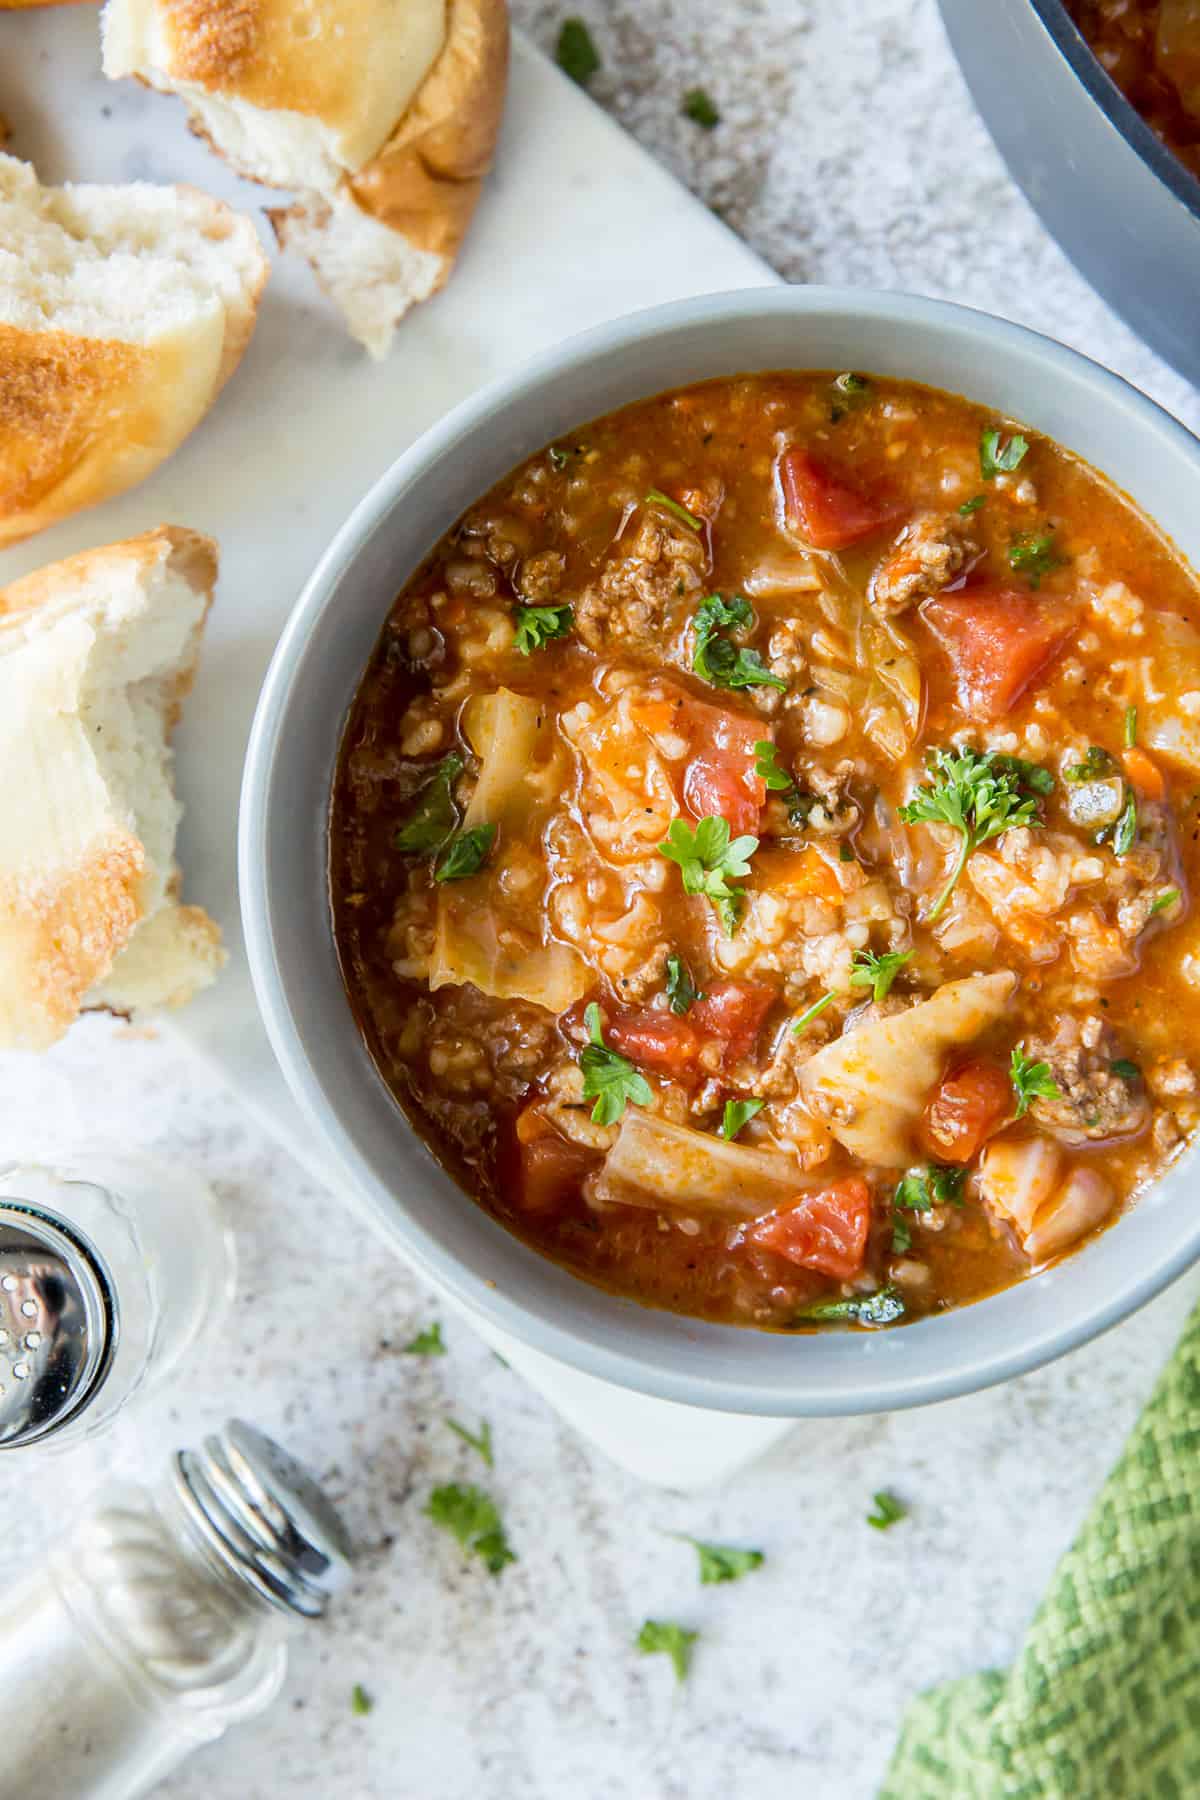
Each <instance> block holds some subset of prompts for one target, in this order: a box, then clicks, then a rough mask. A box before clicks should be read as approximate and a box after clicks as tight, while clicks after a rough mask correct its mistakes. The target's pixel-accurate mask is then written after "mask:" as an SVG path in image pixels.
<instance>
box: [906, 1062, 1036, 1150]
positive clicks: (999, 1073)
mask: <svg viewBox="0 0 1200 1800" xmlns="http://www.w3.org/2000/svg"><path fill="white" fill-rule="evenodd" d="M1012 1112H1013V1091H1012V1083H1011V1081H1010V1080H1009V1078H1008V1075H1007V1073H1006V1072H1005V1070H1004V1069H1002V1068H1001V1067H1000V1065H999V1063H995V1062H993V1061H992V1059H991V1058H990V1057H988V1056H975V1057H972V1058H971V1060H970V1061H969V1062H964V1063H959V1065H958V1066H957V1068H953V1069H951V1070H950V1071H949V1072H948V1073H947V1074H946V1075H944V1076H943V1077H942V1079H941V1081H940V1082H939V1083H938V1085H937V1087H935V1088H934V1090H933V1092H932V1094H931V1095H930V1096H929V1099H928V1101H927V1102H926V1106H925V1111H924V1113H923V1115H922V1118H921V1123H920V1125H919V1126H918V1127H917V1138H918V1141H919V1142H920V1145H921V1148H922V1150H924V1152H925V1154H926V1155H927V1156H931V1157H932V1158H933V1159H934V1161H935V1162H944V1163H969V1162H971V1161H972V1160H973V1159H974V1158H975V1157H976V1156H977V1155H978V1154H979V1152H980V1150H982V1148H983V1146H984V1144H985V1143H986V1142H987V1140H988V1138H990V1137H991V1136H992V1134H993V1133H994V1132H997V1131H999V1129H1000V1127H1001V1126H1002V1125H1003V1124H1005V1123H1006V1121H1007V1120H1009V1119H1010V1118H1011V1117H1012Z"/></svg>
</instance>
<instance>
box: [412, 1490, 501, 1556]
mask: <svg viewBox="0 0 1200 1800" xmlns="http://www.w3.org/2000/svg"><path fill="white" fill-rule="evenodd" d="M425 1516H426V1517H427V1518H429V1519H432V1520H433V1523H434V1524H435V1525H437V1526H440V1528H441V1529H442V1530H443V1531H448V1532H449V1533H450V1535H451V1537H454V1538H457V1539H458V1542H459V1543H460V1544H461V1545H462V1547H463V1549H464V1550H466V1551H467V1552H468V1554H470V1555H473V1556H478V1557H480V1558H481V1559H482V1561H483V1564H484V1567H485V1568H486V1569H487V1570H488V1571H489V1572H490V1573H491V1574H493V1575H499V1573H500V1571H501V1570H502V1569H504V1568H506V1567H507V1566H508V1564H509V1563H512V1562H516V1560H517V1559H516V1556H515V1554H514V1552H513V1551H512V1549H511V1548H510V1546H509V1542H508V1539H507V1537H506V1536H505V1535H504V1526H503V1524H502V1522H501V1519H500V1514H499V1513H498V1512H497V1510H496V1503H495V1501H494V1500H493V1499H492V1497H491V1495H490V1494H485V1493H484V1491H483V1489H482V1488H477V1487H463V1486H461V1485H460V1484H459V1483H458V1482H457V1481H450V1482H447V1483H446V1485H445V1486H444V1487H436V1488H434V1490H433V1492H432V1494H430V1496H429V1504H428V1505H427V1506H426V1508H425Z"/></svg>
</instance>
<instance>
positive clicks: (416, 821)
mask: <svg viewBox="0 0 1200 1800" xmlns="http://www.w3.org/2000/svg"><path fill="white" fill-rule="evenodd" d="M466 766H467V765H466V761H465V759H464V758H463V757H462V756H460V754H459V752H458V751H457V750H451V752H450V754H449V755H448V756H443V758H442V760H441V761H440V762H439V763H438V765H437V767H436V769H434V771H433V773H432V775H431V776H430V777H429V780H428V781H427V782H426V783H425V785H424V787H423V788H422V789H421V790H420V792H419V793H418V795H417V798H416V801H415V803H414V805H413V808H412V811H411V812H410V813H409V815H408V818H407V819H406V820H405V821H404V824H403V825H401V826H400V827H399V829H398V830H397V831H396V834H395V836H394V837H393V838H392V846H393V848H394V849H396V850H399V851H400V852H401V853H402V854H403V855H405V856H432V855H433V854H434V853H435V852H436V851H438V850H440V849H441V848H442V846H443V844H445V843H446V842H447V841H448V839H450V838H452V837H453V836H454V830H455V827H456V825H457V824H458V809H457V807H456V806H455V804H454V783H455V782H456V781H457V780H458V778H459V776H460V775H461V774H462V772H463V770H464V769H465V768H466Z"/></svg>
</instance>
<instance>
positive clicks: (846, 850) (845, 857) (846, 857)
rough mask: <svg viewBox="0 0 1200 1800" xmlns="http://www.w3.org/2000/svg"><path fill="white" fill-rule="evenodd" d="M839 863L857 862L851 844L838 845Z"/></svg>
mask: <svg viewBox="0 0 1200 1800" xmlns="http://www.w3.org/2000/svg"><path fill="white" fill-rule="evenodd" d="M838 861H839V862H854V861H855V855H854V851H853V850H852V849H851V847H850V845H849V844H846V843H841V844H839V845H838Z"/></svg>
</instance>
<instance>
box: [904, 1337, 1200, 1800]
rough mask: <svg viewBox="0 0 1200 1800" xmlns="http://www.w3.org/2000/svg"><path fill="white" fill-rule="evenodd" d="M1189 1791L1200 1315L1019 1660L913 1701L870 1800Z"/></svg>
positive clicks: (1193, 1797)
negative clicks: (881, 1781) (873, 1799)
mask: <svg viewBox="0 0 1200 1800" xmlns="http://www.w3.org/2000/svg"><path fill="white" fill-rule="evenodd" d="M1072 1795H1079V1796H1081V1797H1082V1800H1093V1796H1094V1797H1096V1800H1101V1797H1102V1800H1125V1797H1126V1796H1128V1797H1129V1800H1197V1797H1200V1308H1197V1310H1196V1312H1194V1313H1193V1314H1192V1317H1191V1319H1190V1320H1189V1322H1188V1325H1187V1328H1186V1330H1185V1331H1184V1334H1183V1337H1182V1339H1181V1341H1180V1344H1179V1348H1178V1349H1177V1350H1176V1352H1175V1354H1174V1356H1173V1357H1172V1359H1171V1361H1170V1363H1169V1364H1168V1366H1167V1368H1166V1371H1165V1373H1164V1374H1163V1376H1162V1378H1161V1379H1160V1381H1159V1383H1158V1386H1157V1388H1156V1389H1155V1391H1154V1396H1153V1398H1152V1399H1151V1401H1150V1404H1149V1405H1148V1406H1147V1408H1146V1410H1145V1412H1144V1413H1143V1414H1142V1417H1141V1419H1140V1420H1139V1421H1138V1424H1137V1426H1136V1427H1135V1429H1134V1432H1133V1435H1132V1436H1131V1438H1130V1439H1129V1442H1128V1443H1127V1444H1126V1446H1125V1450H1124V1452H1123V1454H1122V1456H1121V1460H1120V1461H1119V1462H1118V1464H1117V1466H1116V1468H1115V1469H1114V1470H1113V1472H1112V1474H1111V1475H1110V1476H1109V1478H1108V1481H1107V1483H1106V1484H1105V1486H1104V1489H1103V1491H1102V1492H1101V1494H1100V1498H1099V1499H1098V1500H1097V1502H1096V1505H1095V1506H1094V1507H1093V1508H1092V1511H1091V1513H1090V1515H1089V1517H1088V1519H1087V1522H1086V1524H1085V1525H1084V1527H1083V1529H1082V1530H1081V1532H1080V1533H1079V1536H1078V1537H1077V1538H1076V1540H1075V1543H1074V1544H1073V1545H1072V1547H1071V1548H1070V1550H1068V1552H1067V1554H1066V1555H1065V1556H1064V1557H1063V1559H1062V1562H1061V1563H1060V1564H1059V1566H1058V1569H1057V1571H1056V1573H1055V1577H1054V1581H1053V1584H1052V1585H1051V1588H1050V1591H1049V1593H1048V1594H1047V1595H1046V1598H1045V1600H1043V1602H1042V1604H1041V1606H1040V1607H1039V1609H1038V1612H1037V1615H1036V1617H1035V1618H1034V1621H1033V1624H1032V1625H1031V1626H1030V1628H1029V1633H1028V1636H1027V1637H1026V1639H1025V1643H1024V1646H1023V1648H1022V1650H1021V1654H1020V1656H1019V1657H1018V1659H1017V1661H1016V1662H1015V1663H1014V1665H1013V1667H1012V1669H1011V1670H1009V1671H1008V1672H1007V1673H1006V1674H1005V1673H1000V1672H999V1671H997V1670H991V1671H989V1672H988V1673H987V1674H984V1675H972V1676H969V1677H968V1678H967V1679H966V1680H965V1681H955V1682H951V1683H949V1684H948V1685H947V1686H945V1687H940V1688H934V1689H933V1690H932V1691H931V1692H930V1693H927V1694H922V1695H920V1696H919V1697H918V1698H917V1699H916V1700H915V1701H914V1702H913V1703H912V1705H911V1706H910V1708H909V1710H908V1713H907V1715H906V1717H905V1721H904V1726H903V1730H902V1731H901V1735H900V1742H899V1744H898V1746H897V1749H896V1754H895V1756H894V1757H893V1759H892V1765H891V1768H890V1769H889V1770H888V1773H887V1777H886V1779H885V1781H884V1784H883V1787H882V1788H881V1790H880V1795H879V1800H1067V1797H1068V1796H1072Z"/></svg>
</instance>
